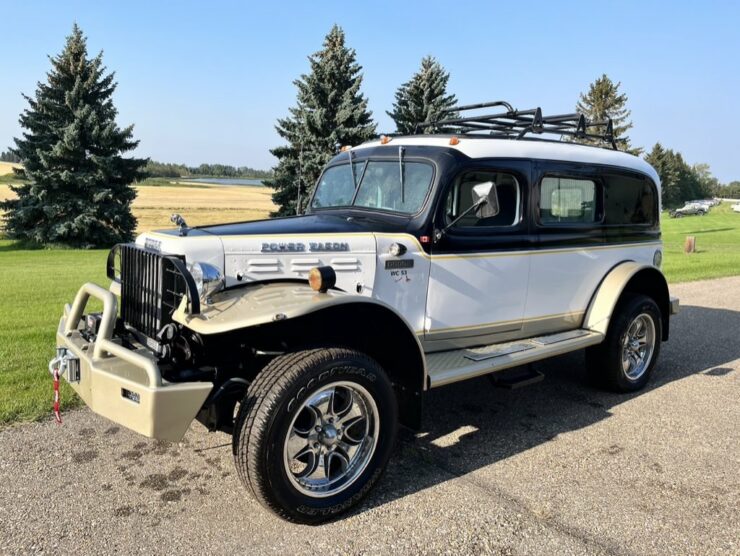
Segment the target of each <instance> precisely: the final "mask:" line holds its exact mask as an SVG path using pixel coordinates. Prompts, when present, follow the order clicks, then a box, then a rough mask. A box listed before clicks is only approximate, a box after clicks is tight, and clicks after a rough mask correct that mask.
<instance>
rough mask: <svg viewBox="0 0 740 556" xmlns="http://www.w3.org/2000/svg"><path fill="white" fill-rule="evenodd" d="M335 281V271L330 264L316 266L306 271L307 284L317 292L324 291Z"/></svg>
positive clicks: (332, 285) (331, 286)
mask: <svg viewBox="0 0 740 556" xmlns="http://www.w3.org/2000/svg"><path fill="white" fill-rule="evenodd" d="M336 283H337V273H336V272H334V269H333V268H332V267H330V266H316V267H314V268H312V269H311V270H309V271H308V285H309V286H311V289H312V290H314V291H317V292H319V293H326V292H327V291H328V290H330V289H331V288H333V287H334V285H335V284H336Z"/></svg>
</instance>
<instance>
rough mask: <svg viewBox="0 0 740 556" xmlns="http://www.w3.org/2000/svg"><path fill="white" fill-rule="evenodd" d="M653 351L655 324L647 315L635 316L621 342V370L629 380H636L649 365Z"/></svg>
mask: <svg viewBox="0 0 740 556" xmlns="http://www.w3.org/2000/svg"><path fill="white" fill-rule="evenodd" d="M654 349H655V323H654V322H653V318H652V317H651V316H650V315H649V314H647V313H641V314H639V315H637V316H636V317H635V318H634V319H633V320H632V322H631V323H630V324H629V326H628V327H627V332H626V333H625V335H624V339H623V340H622V370H623V371H624V374H625V376H626V377H627V378H628V379H629V380H638V379H639V378H640V377H641V376H642V375H643V374H645V371H646V370H647V368H648V366H649V365H650V361H651V359H652V357H653V351H654Z"/></svg>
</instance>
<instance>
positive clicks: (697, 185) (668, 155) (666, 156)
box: [645, 143, 711, 208]
mask: <svg viewBox="0 0 740 556" xmlns="http://www.w3.org/2000/svg"><path fill="white" fill-rule="evenodd" d="M645 160H646V161H647V162H648V163H649V164H650V165H651V166H652V167H653V168H655V171H656V172H658V176H660V183H661V190H662V204H663V207H664V208H675V207H679V206H682V205H683V204H684V203H685V202H686V201H692V200H695V199H703V198H704V197H709V196H711V192H710V191H708V189H706V188H705V186H704V185H703V184H702V181H701V176H700V175H698V174H697V172H696V171H695V170H694V168H692V167H691V166H689V165H688V164H687V163H686V161H685V160H684V158H683V156H681V153H678V152H675V151H673V150H672V149H664V148H663V146H662V145H661V144H660V143H656V144H655V146H654V147H653V149H652V150H651V151H650V153H649V154H648V155H647V156H646V157H645Z"/></svg>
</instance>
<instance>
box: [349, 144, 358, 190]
mask: <svg viewBox="0 0 740 556" xmlns="http://www.w3.org/2000/svg"><path fill="white" fill-rule="evenodd" d="M353 154H354V153H353V152H352V149H350V150H349V151H347V156H349V173H350V174H352V185H354V186H355V189H357V186H358V185H359V184H358V183H357V178H355V163H354V162H352V155H353Z"/></svg>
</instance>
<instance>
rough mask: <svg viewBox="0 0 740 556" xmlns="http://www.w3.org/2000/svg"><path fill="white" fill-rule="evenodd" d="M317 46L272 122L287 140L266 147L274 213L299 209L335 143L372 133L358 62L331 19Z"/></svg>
mask: <svg viewBox="0 0 740 556" xmlns="http://www.w3.org/2000/svg"><path fill="white" fill-rule="evenodd" d="M323 46H324V47H323V49H322V50H320V51H319V52H316V53H315V54H313V55H312V56H309V58H308V60H309V63H310V67H311V72H310V73H309V74H304V75H301V77H300V78H298V79H297V80H296V81H294V84H295V86H296V87H297V88H298V95H297V102H296V106H295V107H293V108H290V110H289V112H290V115H289V116H288V117H286V118H282V119H280V120H278V123H277V125H276V126H275V127H276V129H277V132H278V134H279V135H280V136H281V137H282V138H283V139H285V140H286V141H287V145H283V146H280V147H277V148H275V149H272V150H271V151H270V152H272V154H273V155H274V156H276V157H277V159H278V164H277V166H276V167H275V168H274V177H273V179H271V180H269V181H267V182H265V185H267V186H269V187H272V188H274V189H275V193H274V194H273V196H272V198H273V201H274V202H275V204H277V205H278V207H279V209H278V210H277V211H276V212H275V213H273V215H275V216H287V215H291V214H296V213H299V212H302V210H303V208H304V207H305V206H306V202H307V198H308V196H309V195H310V190H311V188H313V187H314V184H315V183H316V180H317V179H318V177H319V174H320V173H321V169H322V168H323V167H324V165H325V164H326V163H327V162H328V161H329V159H330V158H331V157H332V156H333V155H334V154H335V153H336V149H337V146H343V145H353V146H354V145H358V144H360V143H362V142H364V141H367V140H368V139H371V138H372V137H374V136H375V124H374V123H373V121H372V112H370V111H369V110H368V109H367V99H366V98H365V97H364V95H363V94H362V93H361V92H360V86H361V85H362V74H361V73H360V72H361V70H362V68H361V66H360V65H359V64H358V63H357V61H356V56H355V51H354V49H352V48H349V47H347V46H346V44H345V37H344V31H342V29H341V28H340V27H338V26H337V25H334V27H332V29H331V31H330V32H329V34H328V35H327V36H326V38H325V39H324V45H323ZM299 177H300V194H301V206H300V207H299V206H298V205H297V199H298V192H299V190H298V181H299Z"/></svg>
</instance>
